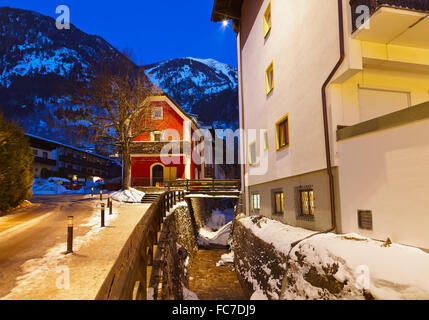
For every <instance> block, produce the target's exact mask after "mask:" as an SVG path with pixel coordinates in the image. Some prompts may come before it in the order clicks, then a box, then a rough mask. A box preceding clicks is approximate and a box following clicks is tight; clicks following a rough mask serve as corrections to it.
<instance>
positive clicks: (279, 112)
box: [212, 0, 429, 249]
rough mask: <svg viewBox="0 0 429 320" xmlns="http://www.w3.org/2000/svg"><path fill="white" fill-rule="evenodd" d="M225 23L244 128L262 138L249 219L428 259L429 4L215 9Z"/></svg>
mask: <svg viewBox="0 0 429 320" xmlns="http://www.w3.org/2000/svg"><path fill="white" fill-rule="evenodd" d="M225 19H227V20H229V19H232V20H233V22H234V29H235V31H236V32H237V33H238V36H237V48H238V66H239V89H240V94H239V96H240V126H241V128H242V129H244V130H245V131H246V132H247V133H248V132H249V130H251V129H257V130H260V131H261V132H262V133H261V135H260V134H259V133H258V134H257V135H256V136H254V137H253V136H247V139H243V143H242V148H243V150H242V153H243V154H245V155H246V157H245V158H246V160H247V159H249V161H248V163H247V164H246V165H245V166H243V168H242V177H243V188H244V190H245V197H246V211H247V214H262V215H265V216H268V217H271V218H273V219H277V220H280V221H282V222H284V223H287V224H290V225H293V226H300V227H304V228H307V229H311V230H318V231H327V230H330V229H335V230H336V231H337V232H340V233H348V232H355V233H359V234H362V235H365V236H369V237H372V238H375V239H380V240H385V239H386V238H387V237H389V238H390V239H391V240H393V241H395V242H399V243H404V244H408V245H412V246H416V247H421V248H426V249H429V232H427V230H428V226H429V206H428V205H427V203H426V201H425V198H426V195H427V194H429V179H428V178H429V102H428V101H429V37H428V36H427V35H428V34H429V3H428V2H427V1H418V0H409V1H395V0H383V1H379V0H371V1H369V0H352V1H347V0H324V1H323V2H322V1H320V0H305V1H296V0H271V1H269V0H235V1H234V0H232V1H226V0H216V1H215V4H214V9H213V16H212V20H213V21H222V20H225ZM363 22H365V24H363ZM265 163H266V164H267V170H264V165H265Z"/></svg>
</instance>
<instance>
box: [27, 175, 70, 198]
mask: <svg viewBox="0 0 429 320" xmlns="http://www.w3.org/2000/svg"><path fill="white" fill-rule="evenodd" d="M68 182H70V181H68ZM67 193H69V190H67V189H66V188H65V187H63V186H62V185H61V184H60V183H58V182H56V181H55V180H53V178H51V179H50V180H43V179H35V180H34V183H33V194H34V195H55V194H67Z"/></svg>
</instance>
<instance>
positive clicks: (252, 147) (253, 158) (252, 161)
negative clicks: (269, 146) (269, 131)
mask: <svg viewBox="0 0 429 320" xmlns="http://www.w3.org/2000/svg"><path fill="white" fill-rule="evenodd" d="M249 161H250V164H251V165H252V164H255V163H256V142H253V143H251V144H250V146H249Z"/></svg>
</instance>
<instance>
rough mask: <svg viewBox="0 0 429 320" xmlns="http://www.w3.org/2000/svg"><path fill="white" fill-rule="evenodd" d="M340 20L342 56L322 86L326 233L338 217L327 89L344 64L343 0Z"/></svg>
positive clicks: (339, 13) (335, 223) (332, 228)
mask: <svg viewBox="0 0 429 320" xmlns="http://www.w3.org/2000/svg"><path fill="white" fill-rule="evenodd" d="M338 21H339V27H338V29H339V40H340V58H339V60H338V62H337V64H336V65H335V67H334V69H333V70H332V71H331V73H330V74H329V76H328V78H327V79H326V81H325V83H324V84H323V86H322V108H323V126H324V132H325V153H326V165H327V170H328V176H329V195H330V203H331V222H332V226H331V228H330V229H329V230H327V231H326V233H328V232H332V231H335V230H336V229H337V218H336V212H335V211H336V210H335V183H334V174H333V172H332V160H331V147H330V139H329V123H328V107H327V98H326V89H327V87H328V85H329V83H330V82H331V80H332V78H333V77H334V75H335V73H336V72H337V71H338V69H339V68H340V66H341V65H342V63H343V61H344V58H345V47H344V19H343V0H338Z"/></svg>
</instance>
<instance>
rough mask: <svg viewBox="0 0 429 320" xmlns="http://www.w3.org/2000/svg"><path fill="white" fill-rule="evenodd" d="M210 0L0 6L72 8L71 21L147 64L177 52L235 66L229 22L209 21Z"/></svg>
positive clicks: (46, 0) (8, 0) (13, 3)
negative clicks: (224, 25) (129, 52)
mask: <svg viewBox="0 0 429 320" xmlns="http://www.w3.org/2000/svg"><path fill="white" fill-rule="evenodd" d="M213 1H214V0H185V1H177V0H150V1H148V0H122V1H101V0H65V1H60V0H0V6H9V7H14V8H21V9H29V10H34V11H37V12H40V13H42V14H44V15H47V16H51V17H55V18H56V17H57V15H56V13H55V9H56V7H57V6H58V5H62V4H64V5H67V6H69V8H70V20H71V23H72V24H74V25H75V26H76V27H78V28H79V29H81V30H82V31H84V32H86V33H89V34H96V35H99V36H101V37H103V38H104V39H106V40H107V41H108V42H110V43H111V44H112V45H113V46H115V47H116V48H117V49H119V50H120V51H122V50H123V49H124V48H130V49H132V50H133V52H134V55H135V58H134V60H135V62H137V63H139V64H150V63H153V62H159V61H162V60H166V59H171V58H178V57H194V58H213V59H216V60H218V61H221V62H224V63H228V64H230V65H232V66H235V67H236V66H237V58H236V52H237V49H236V37H235V33H234V32H233V31H232V27H231V25H229V26H228V27H227V28H226V29H225V30H222V26H221V24H220V23H213V22H211V21H210V17H211V11H212V7H213Z"/></svg>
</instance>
